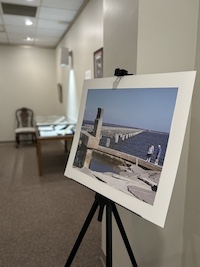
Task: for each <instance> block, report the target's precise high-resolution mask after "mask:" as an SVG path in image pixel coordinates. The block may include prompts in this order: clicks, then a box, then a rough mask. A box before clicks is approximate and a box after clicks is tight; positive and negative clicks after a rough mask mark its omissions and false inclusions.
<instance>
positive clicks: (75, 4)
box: [42, 0, 84, 10]
mask: <svg viewBox="0 0 200 267" xmlns="http://www.w3.org/2000/svg"><path fill="white" fill-rule="evenodd" d="M83 2H84V0H73V1H72V0H56V1H55V0H43V1H42V6H45V7H53V8H65V9H71V10H78V9H79V8H80V6H81V5H82V4H83Z"/></svg>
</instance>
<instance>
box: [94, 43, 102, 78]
mask: <svg viewBox="0 0 200 267" xmlns="http://www.w3.org/2000/svg"><path fill="white" fill-rule="evenodd" d="M94 78H103V47H102V48H100V49H98V50H97V51H95V52H94Z"/></svg>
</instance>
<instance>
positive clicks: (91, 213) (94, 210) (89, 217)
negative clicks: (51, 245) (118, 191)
mask: <svg viewBox="0 0 200 267" xmlns="http://www.w3.org/2000/svg"><path fill="white" fill-rule="evenodd" d="M98 205H99V204H98V201H97V200H95V201H94V203H93V205H92V208H91V210H90V212H89V214H88V216H87V218H86V220H85V223H84V225H83V227H82V229H81V231H80V234H79V236H78V238H77V240H76V243H75V244H74V247H73V249H72V251H71V253H70V255H69V258H68V260H67V262H66V264H65V267H69V266H71V263H72V261H73V259H74V257H75V255H76V252H77V250H78V248H79V246H80V244H81V241H82V240H83V237H84V235H85V233H86V231H87V229H88V226H89V224H90V222H91V220H92V218H93V216H94V214H95V212H96V210H97V207H98Z"/></svg>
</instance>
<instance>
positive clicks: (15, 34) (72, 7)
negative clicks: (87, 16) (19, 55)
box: [0, 0, 89, 48]
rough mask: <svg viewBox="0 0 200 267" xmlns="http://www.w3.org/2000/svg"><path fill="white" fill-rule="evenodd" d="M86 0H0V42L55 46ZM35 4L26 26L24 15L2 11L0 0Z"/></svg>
mask: <svg viewBox="0 0 200 267" xmlns="http://www.w3.org/2000/svg"><path fill="white" fill-rule="evenodd" d="M88 1H89V0H0V44H1V43H3V44H4V43H5V42H7V38H9V44H22V45H24V44H27V41H25V38H26V37H27V36H30V37H32V38H35V40H34V41H33V42H29V43H28V44H29V45H33V46H46V47H52V48H55V47H56V45H57V44H58V42H59V41H60V39H61V37H62V36H63V34H64V33H65V32H66V30H67V29H68V27H69V26H70V23H72V21H73V19H74V16H75V15H76V13H77V11H78V10H79V9H80V7H81V6H82V5H83V4H84V3H85V4H86V3H87V2H88ZM2 2H3V3H8V4H14V5H22V6H23V5H24V6H34V7H37V12H36V17H32V18H30V19H31V20H32V22H33V25H31V26H26V25H25V21H26V19H28V17H26V16H19V15H8V14H7V15H6V14H3V11H2V5H1V3H2Z"/></svg>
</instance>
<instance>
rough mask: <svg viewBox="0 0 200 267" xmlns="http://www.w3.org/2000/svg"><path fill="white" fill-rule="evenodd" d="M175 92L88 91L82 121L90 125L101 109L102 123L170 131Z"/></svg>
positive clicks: (133, 90)
mask: <svg viewBox="0 0 200 267" xmlns="http://www.w3.org/2000/svg"><path fill="white" fill-rule="evenodd" d="M177 92H178V89H177V88H133V89H89V90H88V95H87V100H86V105H85V114H84V120H91V121H94V120H95V118H96V115H97V109H98V108H103V109H104V114H103V122H104V123H105V122H106V123H112V124H117V125H123V126H129V127H136V128H142V129H148V130H153V131H159V132H167V133H169V131H170V126H171V121H172V117H173V112H174V107H175V103H176V96H177Z"/></svg>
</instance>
